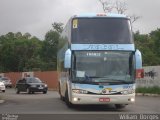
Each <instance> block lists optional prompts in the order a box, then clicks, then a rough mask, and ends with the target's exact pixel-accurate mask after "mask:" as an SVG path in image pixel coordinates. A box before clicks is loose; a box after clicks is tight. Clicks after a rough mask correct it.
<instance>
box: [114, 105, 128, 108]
mask: <svg viewBox="0 0 160 120" xmlns="http://www.w3.org/2000/svg"><path fill="white" fill-rule="evenodd" d="M115 107H116V109H123V108H125V107H126V105H125V104H115Z"/></svg>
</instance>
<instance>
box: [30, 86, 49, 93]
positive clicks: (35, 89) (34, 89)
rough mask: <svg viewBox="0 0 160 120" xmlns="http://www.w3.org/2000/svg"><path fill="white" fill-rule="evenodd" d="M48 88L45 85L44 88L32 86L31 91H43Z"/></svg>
mask: <svg viewBox="0 0 160 120" xmlns="http://www.w3.org/2000/svg"><path fill="white" fill-rule="evenodd" d="M47 90H48V88H47V87H43V88H39V87H30V91H31V92H43V91H47Z"/></svg>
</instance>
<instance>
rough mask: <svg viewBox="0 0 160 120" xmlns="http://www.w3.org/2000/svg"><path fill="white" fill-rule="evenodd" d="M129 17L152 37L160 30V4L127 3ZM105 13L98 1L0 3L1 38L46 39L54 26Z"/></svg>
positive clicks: (143, 0) (139, 0) (3, 0)
mask: <svg viewBox="0 0 160 120" xmlns="http://www.w3.org/2000/svg"><path fill="white" fill-rule="evenodd" d="M125 1H126V3H127V8H128V11H127V13H128V14H136V15H138V16H141V18H140V19H139V20H138V21H136V22H135V23H134V30H139V31H140V32H141V33H149V32H150V31H152V30H155V29H157V28H160V13H159V12H160V0H125ZM84 12H87V13H88V12H92V13H93V12H98V13H102V12H103V10H102V6H101V4H100V3H99V1H98V0H0V35H3V34H6V33H8V32H22V33H25V32H29V33H31V35H33V36H36V37H38V38H41V39H43V38H44V35H45V33H46V32H47V31H48V30H49V29H51V27H52V26H51V24H52V23H53V22H62V23H64V24H66V22H67V20H68V19H69V18H70V17H71V16H72V15H74V14H77V13H84Z"/></svg>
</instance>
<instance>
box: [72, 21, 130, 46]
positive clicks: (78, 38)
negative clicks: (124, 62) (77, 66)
mask: <svg viewBox="0 0 160 120" xmlns="http://www.w3.org/2000/svg"><path fill="white" fill-rule="evenodd" d="M75 23H76V24H75ZM72 26H73V27H72V43H73V44H102V43H103V44H132V43H133V38H132V32H131V25H130V22H129V20H128V19H127V18H77V19H76V18H75V19H73V24H72Z"/></svg>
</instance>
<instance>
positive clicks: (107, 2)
mask: <svg viewBox="0 0 160 120" xmlns="http://www.w3.org/2000/svg"><path fill="white" fill-rule="evenodd" d="M99 2H100V3H101V5H102V8H103V11H104V12H105V13H110V12H113V11H114V12H116V13H119V14H125V13H126V11H127V5H126V2H125V1H120V0H117V1H115V2H111V0H99ZM128 17H130V19H131V23H132V24H133V23H134V22H136V21H137V20H138V19H140V16H137V15H135V14H133V15H128Z"/></svg>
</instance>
